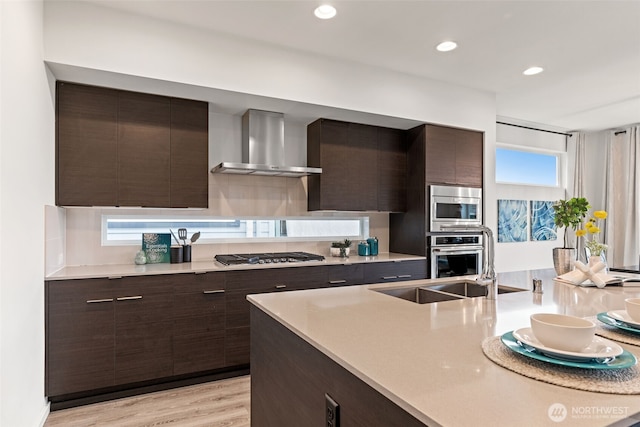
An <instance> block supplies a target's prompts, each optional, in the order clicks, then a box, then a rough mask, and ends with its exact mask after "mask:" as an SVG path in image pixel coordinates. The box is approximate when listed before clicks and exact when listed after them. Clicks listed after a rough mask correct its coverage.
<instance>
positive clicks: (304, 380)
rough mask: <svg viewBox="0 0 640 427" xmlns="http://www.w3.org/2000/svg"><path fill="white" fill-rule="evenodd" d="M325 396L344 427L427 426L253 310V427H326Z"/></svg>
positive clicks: (280, 326) (297, 337)
mask: <svg viewBox="0 0 640 427" xmlns="http://www.w3.org/2000/svg"><path fill="white" fill-rule="evenodd" d="M325 394H328V395H329V396H331V398H332V399H333V400H334V401H336V402H337V403H338V405H340V410H339V425H340V426H342V427H353V426H367V427H424V425H425V424H423V423H422V422H420V421H419V420H417V419H416V418H415V417H413V416H412V415H410V414H409V413H407V412H406V411H405V410H404V409H402V408H400V407H399V406H398V405H396V404H395V403H393V402H392V401H391V400H389V399H388V398H387V397H385V396H384V395H382V394H381V393H380V392H378V391H376V390H374V389H373V388H371V387H370V386H369V385H368V384H366V383H365V382H364V381H362V380H361V379H359V378H357V377H356V376H355V375H353V374H352V373H350V372H349V371H347V370H346V369H345V368H343V367H342V366H340V365H339V364H338V363H336V362H335V361H333V360H332V359H330V358H329V357H328V356H326V355H325V354H323V353H322V352H320V351H319V350H317V349H316V348H315V347H313V346H311V345H310V344H309V343H307V342H306V341H304V340H303V339H302V338H300V337H299V336H298V335H296V334H294V333H293V332H291V331H290V330H289V329H287V328H285V327H284V326H283V325H282V324H280V323H279V322H277V321H276V320H274V319H273V318H272V317H270V316H269V315H267V314H266V313H264V312H263V311H262V310H260V309H259V308H257V307H255V306H252V307H251V425H254V426H278V427H299V426H306V427H323V426H326V425H327V424H326V421H325Z"/></svg>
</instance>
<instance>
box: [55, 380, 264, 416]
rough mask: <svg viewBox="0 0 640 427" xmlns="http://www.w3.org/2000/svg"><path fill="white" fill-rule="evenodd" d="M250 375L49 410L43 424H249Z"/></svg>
mask: <svg viewBox="0 0 640 427" xmlns="http://www.w3.org/2000/svg"><path fill="white" fill-rule="evenodd" d="M249 399H250V377H249V376H248V375H247V376H243V377H237V378H229V379H225V380H219V381H213V382H209V383H205V384H198V385H193V386H187V387H182V388H176V389H172V390H166V391H159V392H155V393H148V394H144V395H140V396H134V397H128V398H124V399H118V400H112V401H109V402H102V403H95V404H92V405H86V406H81V407H77V408H71V409H62V410H59V411H54V412H51V414H49V417H48V418H47V421H46V422H45V424H44V426H45V427H57V426H64V427H88V426H109V427H112V426H117V427H120V426H123V427H127V426H130V427H143V426H158V425H162V426H164V425H175V426H180V427H199V426H206V427H223V426H224V427H249V426H250V425H251V423H250V420H249V415H250V400H249Z"/></svg>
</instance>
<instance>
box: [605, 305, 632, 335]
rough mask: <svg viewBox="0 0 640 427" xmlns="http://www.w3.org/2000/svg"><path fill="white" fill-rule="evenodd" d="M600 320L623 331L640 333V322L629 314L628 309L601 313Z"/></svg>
mask: <svg viewBox="0 0 640 427" xmlns="http://www.w3.org/2000/svg"><path fill="white" fill-rule="evenodd" d="M597 318H598V320H599V321H601V322H602V323H604V324H605V325H609V326H614V327H616V328H618V329H621V330H623V331H627V332H632V333H635V334H640V322H636V321H635V320H633V319H632V318H631V316H629V314H627V310H613V311H607V312H606V313H599V314H598V316H597Z"/></svg>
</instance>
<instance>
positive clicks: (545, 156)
mask: <svg viewBox="0 0 640 427" xmlns="http://www.w3.org/2000/svg"><path fill="white" fill-rule="evenodd" d="M496 182H497V183H499V184H524V185H540V186H546V187H558V186H559V185H560V154H557V153H545V152H542V151H525V150H520V149H512V148H505V147H498V148H496Z"/></svg>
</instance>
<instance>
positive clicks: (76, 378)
mask: <svg viewBox="0 0 640 427" xmlns="http://www.w3.org/2000/svg"><path fill="white" fill-rule="evenodd" d="M171 277H172V276H144V277H125V278H118V279H81V280H65V281H56V282H47V301H48V307H47V324H46V367H47V369H46V389H47V395H48V396H57V395H65V394H71V393H79V392H83V391H88V390H95V389H101V388H106V387H111V386H117V385H121V384H129V383H135V382H140V381H146V380H151V379H155V378H161V377H165V376H170V375H172V373H173V366H172V363H173V361H172V348H171V339H172V323H171V300H172V298H171V297H172V296H171V288H170V287H168V286H167V284H168V283H170V281H171Z"/></svg>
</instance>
